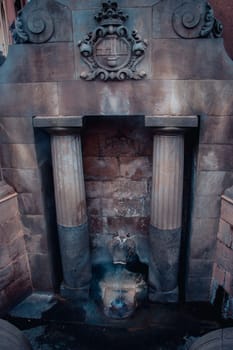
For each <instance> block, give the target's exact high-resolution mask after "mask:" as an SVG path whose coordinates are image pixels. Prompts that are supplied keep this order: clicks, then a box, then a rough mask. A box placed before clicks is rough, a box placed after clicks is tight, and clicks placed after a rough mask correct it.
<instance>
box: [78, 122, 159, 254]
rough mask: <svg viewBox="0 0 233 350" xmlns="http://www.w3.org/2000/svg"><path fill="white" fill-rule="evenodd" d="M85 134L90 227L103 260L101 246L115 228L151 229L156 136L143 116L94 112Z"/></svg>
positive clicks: (118, 231)
mask: <svg viewBox="0 0 233 350" xmlns="http://www.w3.org/2000/svg"><path fill="white" fill-rule="evenodd" d="M82 139H83V160H84V176H85V184H86V195H87V208H88V217H89V231H90V234H91V236H92V242H93V245H94V246H96V250H95V254H96V259H98V261H101V256H100V255H101V253H99V254H98V248H100V247H101V246H102V248H103V246H105V248H106V241H110V240H111V239H112V237H113V235H114V234H123V235H127V234H130V235H131V236H134V237H135V236H138V240H140V238H141V239H142V240H143V237H145V235H146V236H147V235H148V232H149V222H150V199H151V177H152V152H153V138H152V132H151V131H150V130H148V129H146V128H145V127H144V118H142V117H141V118H140V117H135V119H134V118H133V119H132V118H130V117H128V118H127V117H123V118H122V117H119V118H112V117H109V118H103V119H101V120H99V118H93V117H91V118H88V119H87V122H86V124H85V128H84V130H83V133H82ZM104 242H105V243H104ZM100 252H101V251H100ZM104 258H105V259H106V256H105V257H104V256H102V259H103V260H104Z"/></svg>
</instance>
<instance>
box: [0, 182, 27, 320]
mask: <svg viewBox="0 0 233 350" xmlns="http://www.w3.org/2000/svg"><path fill="white" fill-rule="evenodd" d="M0 212H1V217H0V295H1V302H0V314H1V315H2V314H3V313H4V312H5V311H6V310H7V309H8V308H9V307H11V306H12V305H13V304H14V303H15V302H17V301H19V300H20V299H21V298H22V297H24V296H25V295H26V294H28V293H30V291H31V289H32V282H31V275H30V269H29V264H28V256H27V253H26V247H25V241H24V231H23V227H22V225H21V222H20V217H19V209H18V203H17V194H16V193H15V192H14V190H13V189H12V188H11V187H10V186H8V185H7V184H6V183H5V182H3V181H1V182H0Z"/></svg>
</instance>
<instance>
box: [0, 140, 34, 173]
mask: <svg viewBox="0 0 233 350" xmlns="http://www.w3.org/2000/svg"><path fill="white" fill-rule="evenodd" d="M1 147H2V153H1V154H2V156H1V165H2V167H3V168H20V169H33V168H37V157H36V151H35V145H34V144H2V145H1Z"/></svg>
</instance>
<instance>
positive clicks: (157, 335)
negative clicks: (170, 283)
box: [7, 295, 233, 350]
mask: <svg viewBox="0 0 233 350" xmlns="http://www.w3.org/2000/svg"><path fill="white" fill-rule="evenodd" d="M7 320H8V321H10V322H11V323H13V324H14V325H16V326H17V327H18V328H20V329H21V330H22V331H23V332H24V334H25V335H26V336H27V337H28V338H29V340H30V342H31V344H32V347H33V350H55V349H56V350H63V349H64V350H100V349H101V350H102V349H104V350H107V349H111V350H119V349H120V350H126V349H127V350H129V349H133V350H187V349H188V344H190V343H191V342H192V341H193V340H194V339H197V338H198V337H199V336H201V335H203V334H206V333H208V332H210V331H212V330H215V329H218V328H221V327H225V326H233V322H232V321H228V322H226V321H223V320H221V318H220V317H219V313H218V310H216V309H214V308H213V307H212V306H211V305H209V304H204V303H193V304H192V303H191V304H176V305H171V304H170V305H162V304H149V305H143V306H141V307H140V308H139V309H138V310H136V312H135V314H134V315H132V316H131V317H130V318H129V319H125V320H110V319H108V318H107V317H105V316H104V315H103V313H102V311H101V309H100V308H99V307H98V306H97V305H96V304H94V303H88V304H87V305H86V306H85V311H83V308H79V307H76V308H73V307H71V306H70V305H69V304H67V303H66V302H64V301H63V300H56V301H55V300H54V299H52V298H51V297H50V296H46V297H45V298H44V296H40V295H39V296H38V295H36V296H31V297H29V299H27V300H25V301H24V302H23V303H21V304H19V305H18V306H17V307H16V308H15V309H13V310H12V311H11V313H10V314H9V315H8V316H7Z"/></svg>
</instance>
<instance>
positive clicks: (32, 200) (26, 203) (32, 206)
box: [18, 191, 44, 215]
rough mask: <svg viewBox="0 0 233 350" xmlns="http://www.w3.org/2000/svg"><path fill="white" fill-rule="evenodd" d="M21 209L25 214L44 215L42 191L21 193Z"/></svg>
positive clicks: (19, 196)
mask: <svg viewBox="0 0 233 350" xmlns="http://www.w3.org/2000/svg"><path fill="white" fill-rule="evenodd" d="M18 201H19V210H20V213H21V214H23V215H42V214H43V212H44V208H43V198H42V193H41V192H39V191H38V192H33V193H19V194H18Z"/></svg>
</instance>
